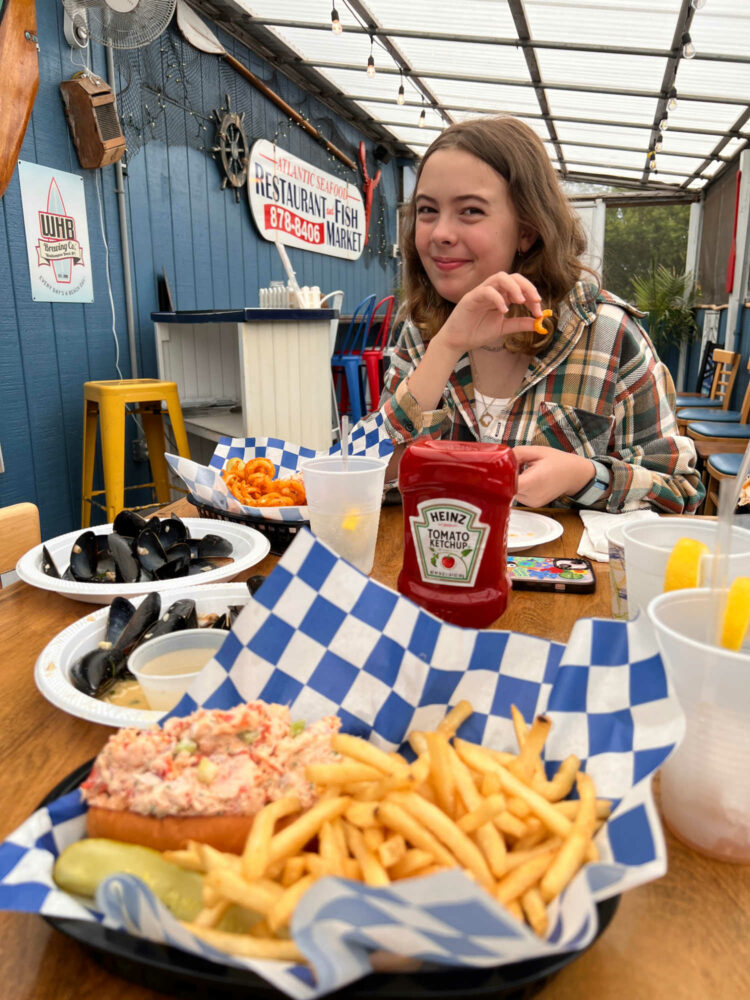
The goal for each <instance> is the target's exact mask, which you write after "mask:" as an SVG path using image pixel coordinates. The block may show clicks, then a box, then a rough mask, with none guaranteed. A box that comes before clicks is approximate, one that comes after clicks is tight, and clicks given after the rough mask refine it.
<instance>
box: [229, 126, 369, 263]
mask: <svg viewBox="0 0 750 1000" xmlns="http://www.w3.org/2000/svg"><path fill="white" fill-rule="evenodd" d="M247 187H248V194H249V197H250V210H251V211H252V213H253V219H254V220H255V224H256V226H257V227H258V229H259V230H260V233H261V235H262V236H264V237H265V239H267V240H271V241H275V240H276V239H277V238H278V240H279V242H281V243H284V244H285V245H286V246H290V247H299V248H300V249H301V250H312V251H314V252H315V253H325V254H328V255H329V256H331V257H345V258H346V259H347V260H356V259H357V258H358V257H359V256H360V255H361V253H362V251H363V249H364V246H365V207H364V205H363V203H362V195H361V194H360V191H359V189H358V188H357V187H356V185H354V184H350V183H347V182H346V181H344V180H341V179H340V178H338V177H334V176H333V174H327V173H326V172H325V171H323V170H318V168H317V167H313V166H312V165H311V164H310V163H305V161H304V160H300V159H298V158H297V157H296V156H292V154H291V153H287V152H285V151H284V150H283V149H281V148H280V147H279V146H275V145H274V144H273V143H272V142H269V141H268V140H267V139H259V140H258V141H257V142H256V143H255V144H254V145H253V148H252V150H251V151H250V169H249V171H248V178H247Z"/></svg>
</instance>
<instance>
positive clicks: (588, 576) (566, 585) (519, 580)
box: [508, 556, 596, 594]
mask: <svg viewBox="0 0 750 1000" xmlns="http://www.w3.org/2000/svg"><path fill="white" fill-rule="evenodd" d="M508 574H509V576H510V580H511V585H512V586H513V587H514V588H515V589H516V590H555V591H558V592H560V593H573V594H590V593H592V592H593V590H594V589H595V588H596V577H595V576H594V567H593V566H592V565H591V563H590V562H589V560H588V559H583V558H581V557H580V556H576V557H575V558H572V559H556V558H554V557H553V556H508Z"/></svg>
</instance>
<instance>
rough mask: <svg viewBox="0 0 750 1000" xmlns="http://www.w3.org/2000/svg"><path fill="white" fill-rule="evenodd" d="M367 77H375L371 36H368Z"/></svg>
mask: <svg viewBox="0 0 750 1000" xmlns="http://www.w3.org/2000/svg"><path fill="white" fill-rule="evenodd" d="M367 75H368V76H370V77H372V76H375V57H374V56H373V54H372V35H370V55H369V57H368V59H367Z"/></svg>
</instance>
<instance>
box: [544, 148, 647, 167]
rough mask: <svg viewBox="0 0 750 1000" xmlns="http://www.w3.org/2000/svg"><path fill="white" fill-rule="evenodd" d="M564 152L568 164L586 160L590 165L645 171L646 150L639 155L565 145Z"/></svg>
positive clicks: (619, 150)
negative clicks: (618, 166)
mask: <svg viewBox="0 0 750 1000" xmlns="http://www.w3.org/2000/svg"><path fill="white" fill-rule="evenodd" d="M562 150H563V155H564V156H565V159H566V161H568V162H572V161H573V160H578V161H582V160H585V161H586V162H587V163H589V164H591V163H600V164H602V165H606V164H609V163H619V164H620V166H622V167H635V168H639V169H641V170H643V165H644V163H645V162H646V150H645V149H644V150H643V151H642V152H639V153H626V152H623V151H622V150H621V149H618V150H612V149H592V148H591V147H589V146H568V145H565V144H564V145H563V147H562Z"/></svg>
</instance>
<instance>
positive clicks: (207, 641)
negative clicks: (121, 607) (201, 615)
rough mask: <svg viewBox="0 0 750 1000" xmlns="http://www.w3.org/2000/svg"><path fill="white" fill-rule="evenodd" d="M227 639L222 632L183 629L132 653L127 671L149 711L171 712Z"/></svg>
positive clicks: (220, 630)
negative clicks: (134, 680)
mask: <svg viewBox="0 0 750 1000" xmlns="http://www.w3.org/2000/svg"><path fill="white" fill-rule="evenodd" d="M227 635H228V633H227V632H226V631H225V630H224V629H218V628H186V629H182V631H180V632H170V633H168V634H167V635H159V636H157V637H156V638H155V639H149V641H148V642H144V643H143V645H142V646H138V647H137V648H136V649H134V650H133V652H132V653H131V654H130V658H129V660H128V668H129V670H130V672H131V673H132V674H133V675H134V676H135V678H136V680H137V681H138V683H139V685H140V686H141V689H142V691H143V694H144V696H145V698H146V701H147V702H148V704H149V707H150V708H151V709H153V710H154V711H164V712H168V711H169V710H170V709H172V708H174V707H175V705H176V704H177V702H178V701H179V700H180V698H182V696H183V695H184V694H185V692H186V691H187V689H188V688H189V687H190V684H191V683H192V681H193V680H194V678H195V677H196V675H197V674H199V673H200V672H201V670H202V669H203V668H204V667H205V665H206V664H207V663H208V661H209V660H210V659H212V658H213V657H214V656H215V654H216V653H217V652H218V650H219V649H220V648H221V646H222V644H223V642H224V640H225V639H226V637H227Z"/></svg>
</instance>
